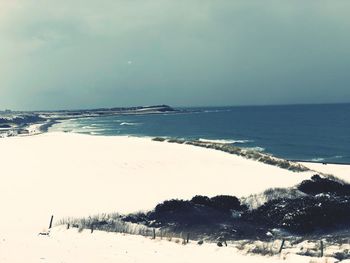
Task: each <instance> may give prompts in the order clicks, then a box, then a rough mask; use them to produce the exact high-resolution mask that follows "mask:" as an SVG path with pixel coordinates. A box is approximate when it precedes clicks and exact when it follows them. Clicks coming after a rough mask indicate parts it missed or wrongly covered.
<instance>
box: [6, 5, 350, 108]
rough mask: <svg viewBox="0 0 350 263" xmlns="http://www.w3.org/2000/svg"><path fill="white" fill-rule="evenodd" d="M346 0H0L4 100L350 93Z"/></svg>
mask: <svg viewBox="0 0 350 263" xmlns="http://www.w3.org/2000/svg"><path fill="white" fill-rule="evenodd" d="M349 7H350V3H349V2H348V1H330V0H329V1H318V2H314V1H308V2H305V1H273V0H268V1H254V0H253V1H243V0H237V1H226V0H217V1H209V0H187V1H184V0H179V1H173V0H147V1H145V0H142V1H141V0H100V1H92V0H90V1H87V0H86V1H80V0H76V1H68V0H50V1H43V0H0V36H1V41H0V57H1V61H0V70H1V72H2V77H1V78H0V104H2V105H6V107H12V108H50V107H55V108H57V107H58V108H77V107H84V108H86V107H90V106H91V107H92V106H113V105H133V104H153V103H157V104H158V103H169V104H173V105H174V104H175V105H186V104H187V105H208V104H209V105H215V104H220V105H228V104H265V103H297V102H321V101H329V100H332V102H333V101H340V100H344V98H346V96H345V95H350V92H349V91H348V90H349V89H348V85H349V77H348V74H347V68H348V67H349V66H350V61H349V57H350V56H349V55H350V54H349V49H348V46H349V44H350V43H349V42H350V37H349V34H348V33H347V32H349V30H350V18H349V17H348V14H347V10H348V8H349ZM129 61H130V62H133V61H137V63H129ZM131 64H132V67H131V66H130V65H131ZM143 93H144V94H143ZM53 94H54V95H53ZM140 94H141V95H140ZM67 98H69V99H67ZM107 104H108V105H107Z"/></svg>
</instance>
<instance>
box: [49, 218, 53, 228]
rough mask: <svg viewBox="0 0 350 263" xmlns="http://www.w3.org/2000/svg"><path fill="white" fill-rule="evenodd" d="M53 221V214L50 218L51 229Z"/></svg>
mask: <svg viewBox="0 0 350 263" xmlns="http://www.w3.org/2000/svg"><path fill="white" fill-rule="evenodd" d="M52 221H53V215H52V216H51V220H50V225H49V229H51V228H52Z"/></svg>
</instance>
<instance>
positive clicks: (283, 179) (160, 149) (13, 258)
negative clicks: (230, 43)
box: [0, 133, 313, 263]
mask: <svg viewBox="0 0 350 263" xmlns="http://www.w3.org/2000/svg"><path fill="white" fill-rule="evenodd" d="M0 149H1V151H0V162H1V172H0V180H1V181H0V200H1V208H0V209H1V219H0V221H1V224H0V262H4V263H7V262H26V263H34V262H112V261H113V262H151V261H152V262H157V261H159V262H161V261H163V262H164V261H166V262H175V261H176V262H179V259H180V261H181V262H198V261H199V260H200V261H201V262H213V261H215V260H220V261H223V262H226V261H227V262H228V261H230V262H232V261H234V260H233V259H235V257H237V262H257V261H256V257H246V256H244V257H243V256H240V255H239V253H238V254H237V253H235V252H234V251H233V249H232V250H228V249H227V250H222V249H221V250H220V249H219V248H217V247H216V246H215V245H209V244H207V245H205V246H202V247H199V246H197V245H193V246H192V245H191V246H185V247H184V246H181V245H178V244H172V243H164V242H165V241H164V242H163V241H162V242H155V241H151V240H147V239H145V238H143V237H137V236H121V235H117V234H111V233H110V234H108V233H96V234H95V233H94V235H92V236H91V235H89V237H87V234H86V233H84V232H83V233H79V234H78V233H75V232H74V230H70V231H63V230H62V229H60V228H58V229H54V231H53V233H51V236H49V237H47V236H38V235H37V234H38V233H39V232H41V231H45V228H47V227H48V224H49V220H50V217H51V215H54V221H55V222H57V220H59V219H60V218H64V217H69V216H88V215H92V214H96V213H109V212H134V211H138V210H147V209H152V208H153V207H154V206H155V205H156V204H157V203H159V202H161V201H164V200H166V199H170V198H186V199H188V198H191V197H193V196H194V195H196V194H201V195H208V196H214V195H218V194H230V195H237V196H243V195H250V194H252V193H259V192H262V191H263V190H265V189H267V188H270V187H288V186H293V185H295V184H297V183H299V182H300V181H301V180H304V179H307V178H309V177H310V176H311V175H312V174H313V173H310V172H304V173H295V172H291V171H288V170H283V169H280V168H277V167H274V166H270V165H266V164H263V163H259V162H256V161H252V160H247V159H244V158H242V157H239V156H235V155H230V154H227V153H224V152H220V151H215V150H212V149H205V148H200V147H194V146H190V145H180V144H170V143H165V142H155V141H152V140H151V139H149V138H133V137H105V136H90V135H81V134H70V133H46V134H41V135H36V136H26V137H11V138H5V139H1V140H0ZM125 251H128V253H126V252H125ZM155 251H157V252H155ZM124 252H125V254H124ZM265 260H266V259H264V258H260V257H259V262H265ZM273 260H275V259H273ZM269 262H271V259H269ZM291 262H295V261H291ZM298 262H304V261H298ZM305 262H308V261H305Z"/></svg>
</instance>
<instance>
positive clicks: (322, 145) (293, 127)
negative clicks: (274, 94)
mask: <svg viewBox="0 0 350 263" xmlns="http://www.w3.org/2000/svg"><path fill="white" fill-rule="evenodd" d="M178 110H180V113H164V114H152V115H122V116H120V115H119V116H105V117H93V118H81V119H70V120H65V121H63V122H61V123H58V124H56V125H54V126H52V127H51V128H50V130H49V131H65V132H67V131H68V132H75V133H83V134H91V135H95V136H102V135H103V136H120V135H130V136H141V137H157V136H160V137H171V138H184V139H188V140H194V139H195V140H202V141H213V142H221V143H227V144H232V145H236V146H239V147H245V148H251V149H254V150H257V151H261V152H266V153H269V154H272V155H274V156H277V157H282V158H285V159H289V160H302V161H313V162H327V163H347V164H348V163H350V104H319V105H288V106H240V107H197V108H178Z"/></svg>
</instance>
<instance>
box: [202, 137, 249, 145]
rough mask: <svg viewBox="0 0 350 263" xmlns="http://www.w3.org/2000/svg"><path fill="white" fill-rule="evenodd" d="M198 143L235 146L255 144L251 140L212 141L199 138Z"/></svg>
mask: <svg viewBox="0 0 350 263" xmlns="http://www.w3.org/2000/svg"><path fill="white" fill-rule="evenodd" d="M198 141H200V142H208V143H221V144H235V143H249V142H253V141H251V140H225V139H218V140H211V139H203V138H199V139H198Z"/></svg>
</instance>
